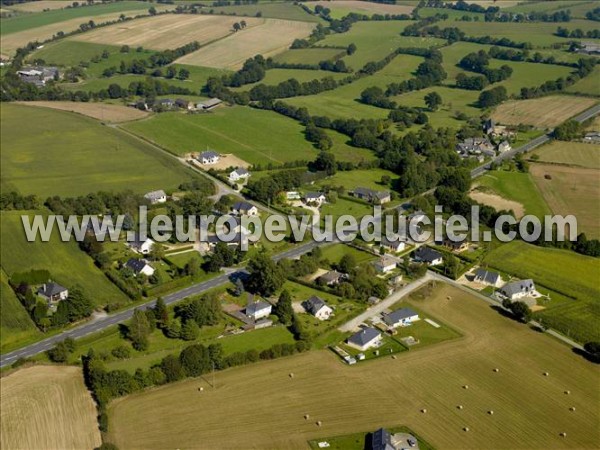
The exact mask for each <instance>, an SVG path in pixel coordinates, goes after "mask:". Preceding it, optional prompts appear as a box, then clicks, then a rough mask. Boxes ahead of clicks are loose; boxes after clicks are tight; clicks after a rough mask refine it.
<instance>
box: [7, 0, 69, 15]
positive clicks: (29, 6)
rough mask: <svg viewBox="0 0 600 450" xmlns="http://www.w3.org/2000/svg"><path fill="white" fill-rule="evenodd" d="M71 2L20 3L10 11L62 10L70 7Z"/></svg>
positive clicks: (56, 0)
mask: <svg viewBox="0 0 600 450" xmlns="http://www.w3.org/2000/svg"><path fill="white" fill-rule="evenodd" d="M72 4H73V2H72V1H71V0H40V1H37V2H28V3H21V4H16V5H11V7H10V9H14V10H15V11H23V12H41V11H44V10H46V9H50V10H52V9H62V8H66V7H67V6H71V5H72Z"/></svg>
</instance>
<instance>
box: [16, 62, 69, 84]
mask: <svg viewBox="0 0 600 450" xmlns="http://www.w3.org/2000/svg"><path fill="white" fill-rule="evenodd" d="M17 75H18V76H19V78H20V79H21V81H24V82H25V83H31V84H35V85H36V86H38V87H43V86H45V85H46V83H47V82H48V81H52V80H57V79H58V78H60V72H59V71H58V68H56V67H51V66H27V67H23V68H22V69H21V70H19V71H17Z"/></svg>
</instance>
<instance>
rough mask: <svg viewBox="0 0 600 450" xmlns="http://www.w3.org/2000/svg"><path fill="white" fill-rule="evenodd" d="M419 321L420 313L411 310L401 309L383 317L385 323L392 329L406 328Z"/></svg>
mask: <svg viewBox="0 0 600 450" xmlns="http://www.w3.org/2000/svg"><path fill="white" fill-rule="evenodd" d="M417 320H419V313H417V312H416V311H414V310H413V309H410V308H400V309H397V310H396V311H393V312H391V313H389V314H384V315H383V321H384V322H385V324H386V325H387V326H388V327H390V328H397V327H406V326H408V325H411V324H412V323H413V322H415V321H417Z"/></svg>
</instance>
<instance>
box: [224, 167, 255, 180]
mask: <svg viewBox="0 0 600 450" xmlns="http://www.w3.org/2000/svg"><path fill="white" fill-rule="evenodd" d="M249 176H250V172H248V171H247V170H246V169H244V168H243V167H238V168H237V169H235V170H232V171H231V172H229V181H231V182H232V183H237V182H238V181H240V180H247V179H248V177H249Z"/></svg>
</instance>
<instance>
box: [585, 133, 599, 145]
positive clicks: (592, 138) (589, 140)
mask: <svg viewBox="0 0 600 450" xmlns="http://www.w3.org/2000/svg"><path fill="white" fill-rule="evenodd" d="M583 142H585V143H586V144H600V132H598V131H592V132H591V133H586V135H585V136H584V137H583Z"/></svg>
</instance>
